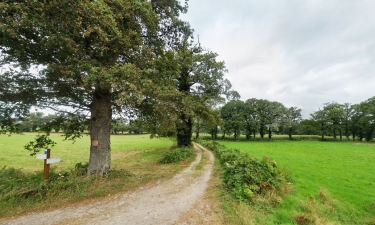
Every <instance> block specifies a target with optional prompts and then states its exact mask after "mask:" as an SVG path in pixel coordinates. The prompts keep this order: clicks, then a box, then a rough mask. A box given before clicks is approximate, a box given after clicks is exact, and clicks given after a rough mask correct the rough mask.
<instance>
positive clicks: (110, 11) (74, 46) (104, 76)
mask: <svg viewBox="0 0 375 225" xmlns="http://www.w3.org/2000/svg"><path fill="white" fill-rule="evenodd" d="M0 8H1V13H0V52H1V54H2V56H3V57H2V62H1V63H2V65H8V66H9V65H11V66H12V67H16V68H15V69H12V68H11V67H8V69H5V70H3V73H2V74H1V87H0V104H1V107H0V108H2V111H1V113H2V116H1V117H2V118H1V121H2V122H0V123H1V125H4V127H5V126H6V125H10V124H12V122H11V121H10V120H11V119H10V118H15V117H18V118H20V117H22V115H25V114H27V113H28V111H29V109H30V106H37V107H41V108H46V107H48V108H51V109H54V110H57V111H66V113H65V114H64V115H69V116H68V117H66V118H67V119H69V118H75V119H72V121H74V122H84V121H88V123H89V129H90V138H91V141H92V144H91V146H90V159H89V168H88V174H101V175H105V174H107V173H108V172H109V171H110V168H111V154H110V152H111V147H110V130H111V127H110V126H111V119H112V115H113V113H121V112H124V110H126V109H128V108H129V105H137V104H138V103H139V102H140V101H142V99H144V96H145V95H147V94H148V93H149V92H148V90H152V89H153V87H154V85H155V82H158V79H157V78H158V77H156V75H155V69H154V65H153V63H154V61H155V59H156V58H157V57H158V55H159V54H161V53H162V52H163V48H164V46H165V45H166V44H165V43H166V42H167V41H168V40H173V39H170V38H169V37H168V35H176V34H177V33H178V31H177V30H178V29H177V28H176V27H174V24H177V25H176V26H178V23H181V21H179V20H178V18H177V16H178V13H179V12H180V11H184V10H185V9H184V8H183V7H181V6H180V5H179V3H178V2H177V1H152V2H150V1H147V0H98V1H89V0H79V1H70V0H61V1H2V2H1V3H0ZM32 68H34V69H32ZM33 70H34V72H32V71H33ZM35 71H37V72H35ZM158 76H160V74H158ZM9 121H10V122H9ZM73 124H79V123H73ZM8 127H11V126H8ZM73 127H74V126H73V125H72V126H71V128H73ZM9 129H10V128H9ZM79 129H80V128H79V126H78V127H77V131H78V130H79ZM73 130H74V129H73ZM47 132H48V130H47ZM77 134H78V135H79V131H78V132H75V131H73V132H71V133H70V134H68V136H69V135H70V136H74V135H77ZM96 143H98V144H96Z"/></svg>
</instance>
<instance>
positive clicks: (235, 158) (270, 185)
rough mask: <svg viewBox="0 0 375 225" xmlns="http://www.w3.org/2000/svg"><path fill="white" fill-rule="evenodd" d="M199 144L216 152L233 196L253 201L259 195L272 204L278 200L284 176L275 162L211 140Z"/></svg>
mask: <svg viewBox="0 0 375 225" xmlns="http://www.w3.org/2000/svg"><path fill="white" fill-rule="evenodd" d="M201 144H202V145H204V146H205V147H207V148H209V149H210V150H211V151H213V152H215V153H216V155H217V157H218V159H219V160H220V164H221V166H222V169H223V182H224V186H225V188H226V189H227V190H228V191H229V192H230V193H231V194H232V195H233V196H234V197H235V198H236V199H238V200H240V201H246V202H254V201H255V198H257V197H263V198H268V199H269V200H270V202H271V203H274V204H278V203H279V202H280V201H281V197H280V196H281V195H282V194H283V193H282V192H283V190H284V189H283V187H284V186H285V185H286V184H287V180H288V178H287V177H286V176H285V172H283V171H282V170H281V169H280V168H279V167H278V166H277V164H276V162H275V161H273V160H272V159H270V158H268V157H264V158H263V159H262V160H258V159H256V158H253V157H249V156H248V155H247V154H245V153H243V152H240V151H239V150H233V149H227V148H226V147H224V146H223V145H220V144H218V143H216V142H212V141H201Z"/></svg>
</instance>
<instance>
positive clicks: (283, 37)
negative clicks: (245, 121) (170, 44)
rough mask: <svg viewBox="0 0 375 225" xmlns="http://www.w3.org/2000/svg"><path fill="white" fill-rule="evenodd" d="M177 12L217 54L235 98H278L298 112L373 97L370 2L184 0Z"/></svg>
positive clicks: (374, 26) (374, 31)
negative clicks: (183, 12)
mask: <svg viewBox="0 0 375 225" xmlns="http://www.w3.org/2000/svg"><path fill="white" fill-rule="evenodd" d="M188 4H189V11H188V13H187V14H186V15H183V19H184V20H186V21H188V22H189V23H190V24H191V26H192V28H193V29H194V30H195V32H194V33H195V36H196V37H197V36H199V40H200V42H201V44H202V46H203V47H206V48H208V49H209V50H211V51H214V52H217V53H218V54H219V60H221V61H225V63H226V66H227V68H228V70H229V72H228V74H227V75H226V77H227V78H228V79H229V80H230V81H231V83H232V85H233V89H234V90H236V91H238V92H239V93H240V95H241V99H242V100H247V99H249V98H258V99H268V100H270V101H278V102H281V103H283V104H284V105H285V106H287V107H292V106H297V107H299V108H301V109H302V112H303V115H304V118H309V117H310V116H309V115H310V113H312V112H314V111H316V110H318V108H319V107H321V106H322V105H323V103H327V102H332V101H335V102H338V103H352V104H355V103H359V102H361V101H365V100H367V99H368V98H370V97H373V96H375V60H374V59H375V11H374V9H375V1H373V0H351V1H349V0H337V1H334V0H331V1H325V0H304V1H300V0H278V1H275V0H272V1H271V0H262V1H255V0H231V1H228V0H189V3H188Z"/></svg>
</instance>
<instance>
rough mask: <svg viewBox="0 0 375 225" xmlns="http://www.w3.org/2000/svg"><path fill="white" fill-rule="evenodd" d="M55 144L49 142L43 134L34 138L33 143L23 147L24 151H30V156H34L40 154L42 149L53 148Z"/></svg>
mask: <svg viewBox="0 0 375 225" xmlns="http://www.w3.org/2000/svg"><path fill="white" fill-rule="evenodd" d="M55 144H56V142H54V141H53V140H51V138H50V137H49V136H47V135H45V134H43V135H38V136H37V137H36V138H35V141H30V142H29V143H28V144H26V145H25V146H24V148H25V150H28V151H30V152H31V153H30V155H31V156H33V155H36V153H38V152H40V151H41V150H43V149H46V148H49V147H53V146H55Z"/></svg>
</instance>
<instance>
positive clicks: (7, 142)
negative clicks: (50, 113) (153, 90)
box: [0, 133, 173, 172]
mask: <svg viewBox="0 0 375 225" xmlns="http://www.w3.org/2000/svg"><path fill="white" fill-rule="evenodd" d="M35 136H36V133H24V134H23V135H12V136H7V135H0V152H1V155H0V167H3V166H5V165H6V166H7V167H14V168H23V169H24V170H25V171H30V172H33V171H40V170H43V160H37V159H36V157H35V156H30V153H29V152H28V151H26V150H24V149H23V146H24V145H25V144H27V143H28V142H29V141H31V140H33V139H34V138H35ZM52 139H53V140H54V141H55V142H57V143H58V144H57V145H55V147H53V148H51V158H53V157H61V162H59V163H55V164H52V166H51V167H52V168H54V169H56V170H60V169H61V170H63V169H71V168H74V166H75V164H76V163H78V162H88V159H89V154H90V152H89V147H90V139H89V136H84V137H83V138H81V139H79V140H77V141H76V142H75V143H73V142H71V141H63V137H61V134H52ZM172 145H173V141H172V140H170V139H168V138H165V139H156V138H155V139H150V136H149V135H113V136H111V146H112V168H114V169H116V167H119V166H121V162H120V161H119V160H117V159H118V158H121V157H123V154H124V153H126V152H129V151H140V150H142V151H143V150H157V149H162V148H169V147H170V146H172Z"/></svg>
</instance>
